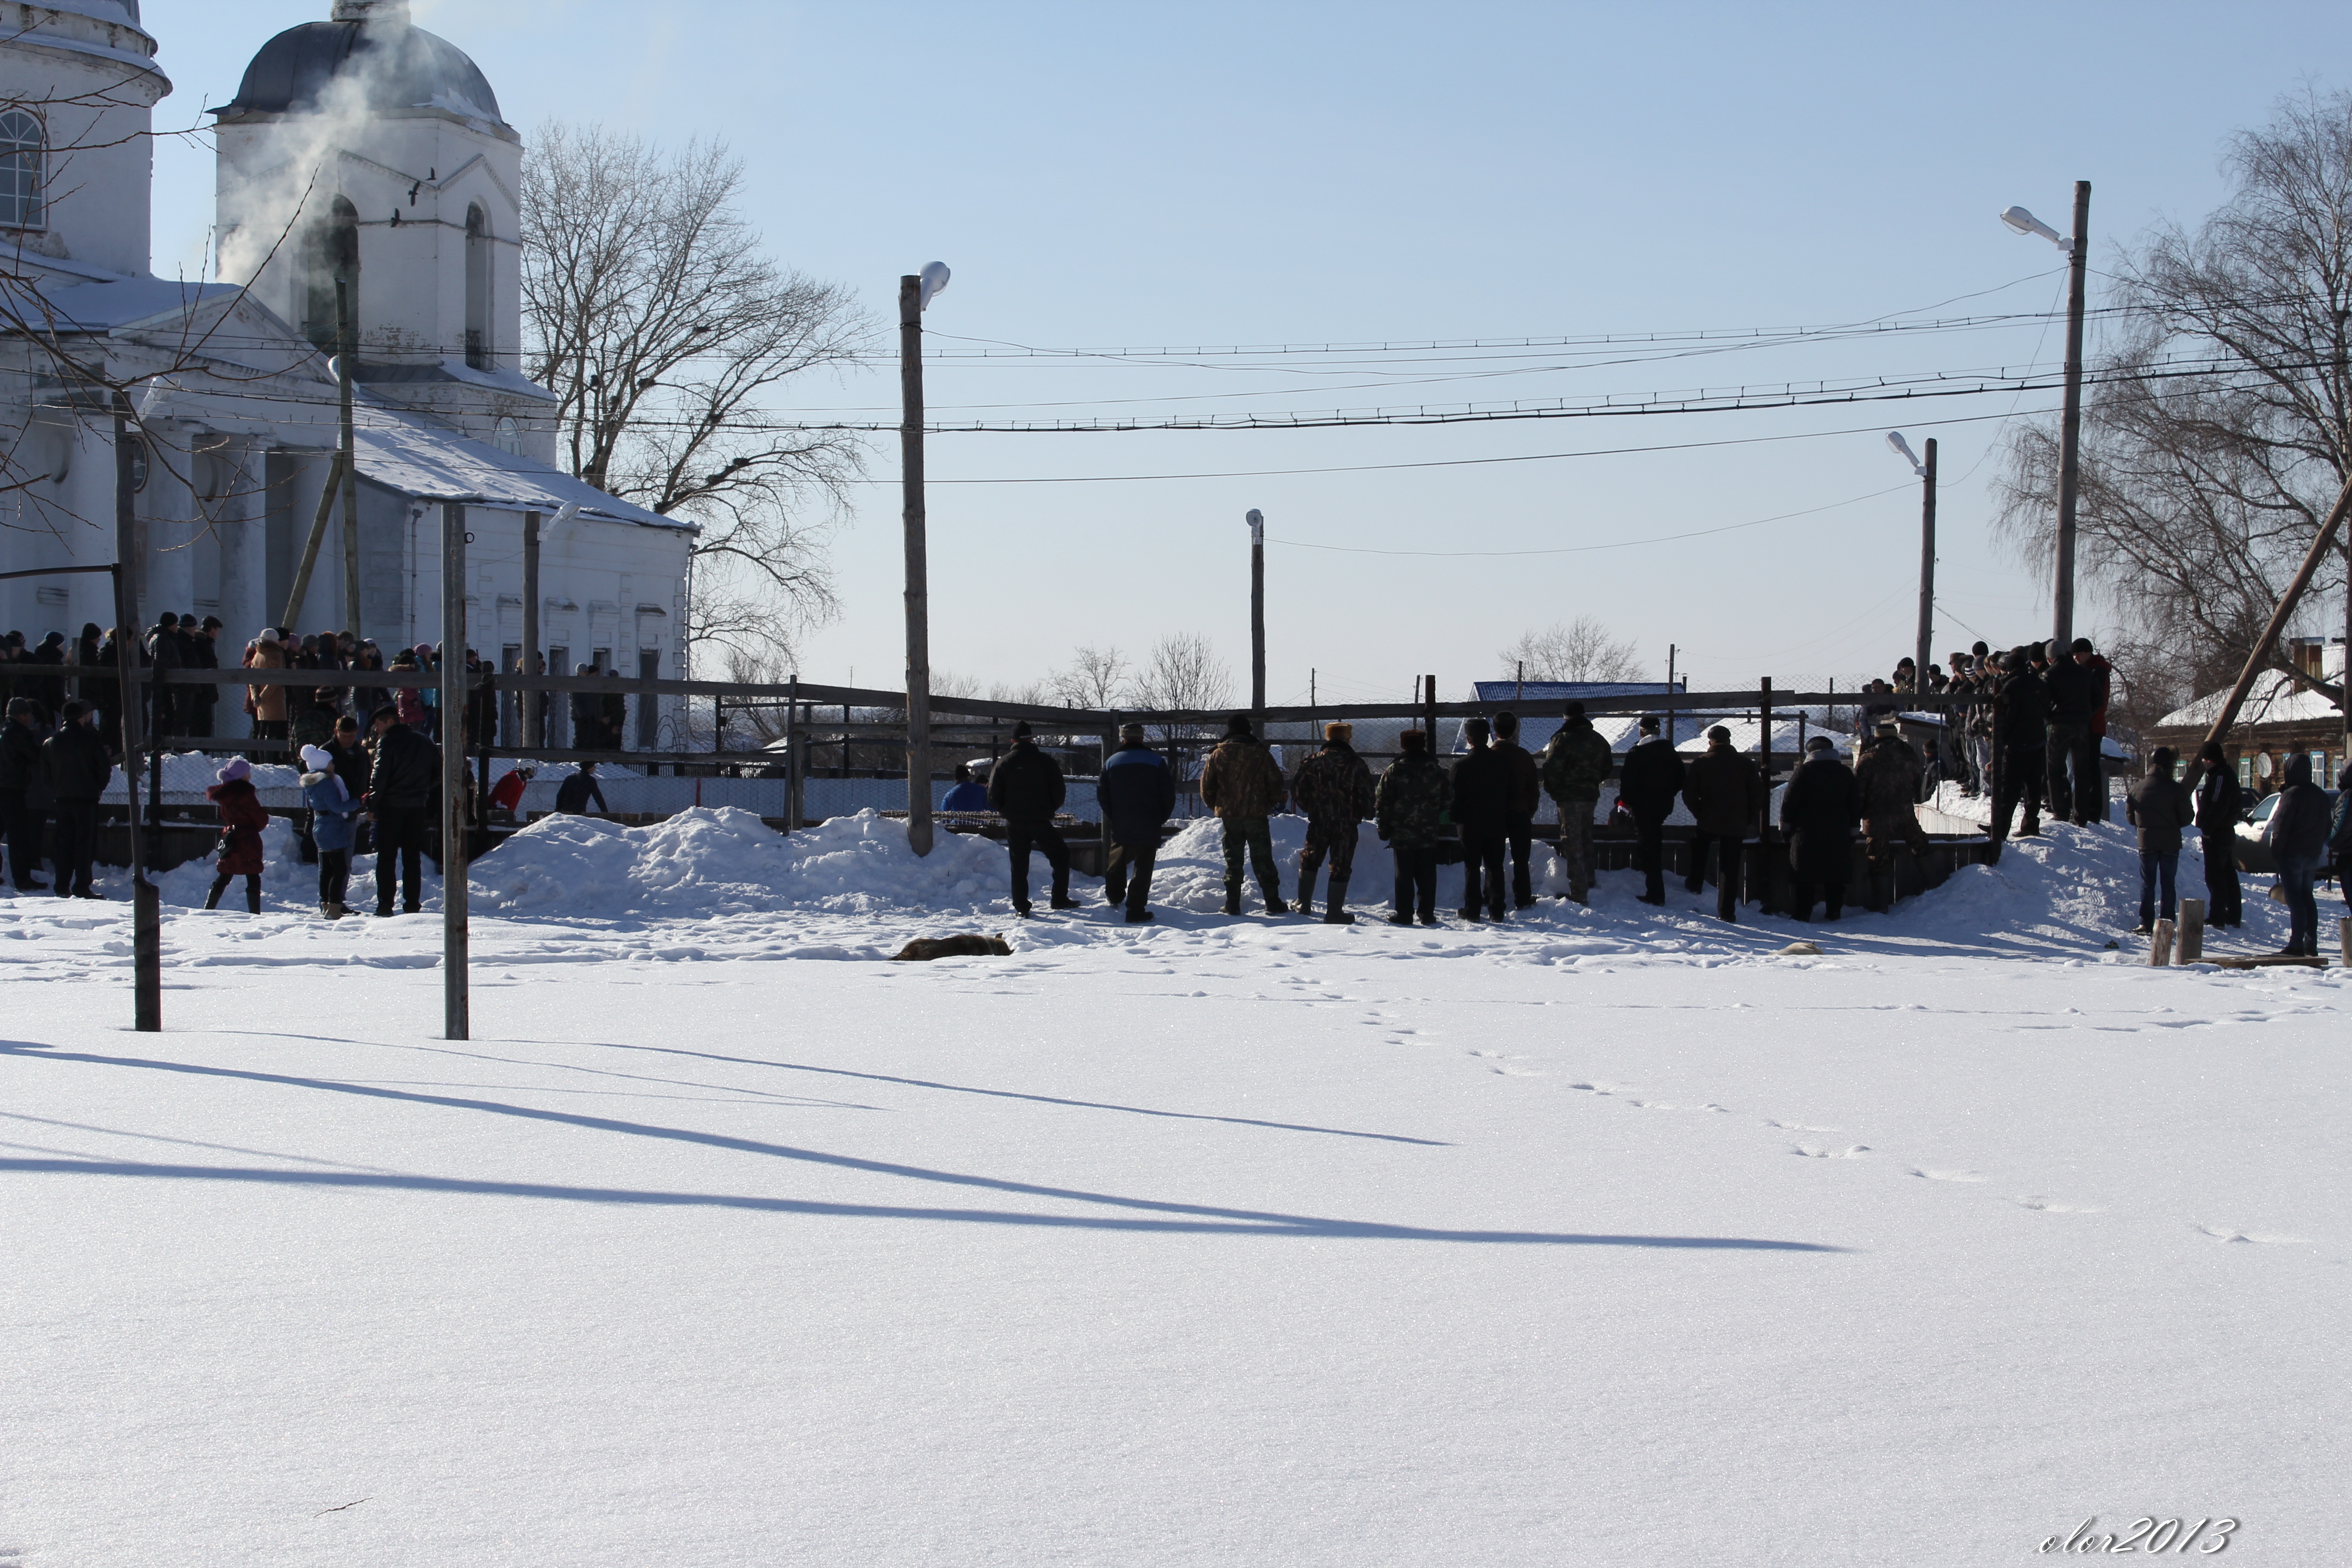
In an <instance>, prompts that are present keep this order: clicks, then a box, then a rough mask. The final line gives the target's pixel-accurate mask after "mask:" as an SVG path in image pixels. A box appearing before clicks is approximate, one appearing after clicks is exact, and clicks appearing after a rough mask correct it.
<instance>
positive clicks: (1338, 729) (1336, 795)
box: [1290, 720, 1372, 925]
mask: <svg viewBox="0 0 2352 1568" xmlns="http://www.w3.org/2000/svg"><path fill="white" fill-rule="evenodd" d="M1355 738H1356V727H1355V726H1354V725H1353V724H1344V723H1340V722H1339V721H1336V720H1335V721H1332V722H1330V723H1328V724H1326V725H1324V726H1323V749H1322V750H1321V751H1319V752H1316V753H1315V754H1314V755H1313V756H1311V757H1309V758H1307V760H1306V761H1305V762H1303V763H1299V764H1298V773H1297V776H1296V777H1294V778H1293V779H1292V780H1291V781H1290V798H1291V799H1292V800H1294V801H1296V802H1297V805H1298V809H1299V810H1300V811H1302V812H1304V813H1305V814H1306V816H1307V853H1306V854H1305V855H1304V856H1303V857H1301V858H1300V860H1299V862H1298V909H1299V912H1300V913H1302V914H1305V913H1308V912H1311V911H1312V910H1313V909H1314V907H1315V877H1316V873H1317V872H1318V871H1320V870H1321V869H1322V868H1323V857H1324V856H1325V855H1327V854H1328V855H1329V856H1330V858H1331V890H1330V892H1329V893H1328V894H1327V895H1325V897H1324V900H1323V923H1324V924H1326V925H1353V924H1355V923H1356V917H1355V916H1353V915H1351V914H1349V912H1348V879H1349V877H1350V876H1351V875H1353V873H1354V871H1355V866H1356V825H1357V824H1358V823H1360V822H1361V821H1362V820H1363V819H1364V818H1366V817H1368V816H1371V815H1372V770H1371V769H1370V768H1369V767H1366V766H1365V765H1364V759H1363V758H1361V757H1360V756H1358V755H1356V748H1355V744H1354V742H1355Z"/></svg>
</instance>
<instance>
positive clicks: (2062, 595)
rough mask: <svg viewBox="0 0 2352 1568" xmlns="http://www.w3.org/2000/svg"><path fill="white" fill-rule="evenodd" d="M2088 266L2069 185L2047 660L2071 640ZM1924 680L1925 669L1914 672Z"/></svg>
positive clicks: (2083, 185) (2087, 205) (2081, 208)
mask: <svg viewBox="0 0 2352 1568" xmlns="http://www.w3.org/2000/svg"><path fill="white" fill-rule="evenodd" d="M2090 261H2091V182H2090V181H2088V180H2077V181H2075V182H2074V243H2073V244H2072V245H2071V246H2070V247H2068V250H2067V262H2066V266H2067V272H2066V411H2065V414H2064V416H2063V423H2062V424H2061V426H2060V427H2059V439H2058V572H2057V582H2056V584H2054V586H2053V589H2052V591H2051V595H2050V601H2051V637H2053V640H2054V641H2055V642H2056V644H2057V646H2056V647H2053V648H2052V649H2051V650H2050V657H2051V658H2053V659H2055V658H2064V657H2066V649H2067V647H2068V645H2070V644H2071V643H2073V642H2074V504H2075V500H2076V497H2077V495H2078V493H2079V491H2080V489H2081V469H2082V452H2083V289H2084V275H2085V274H2086V273H2087V272H2088V271H2089V269H2090ZM1919 673H1920V675H1921V677H1922V678H1924V677H1925V676H1926V675H1927V666H1926V665H1924V664H1923V665H1921V666H1920V667H1919Z"/></svg>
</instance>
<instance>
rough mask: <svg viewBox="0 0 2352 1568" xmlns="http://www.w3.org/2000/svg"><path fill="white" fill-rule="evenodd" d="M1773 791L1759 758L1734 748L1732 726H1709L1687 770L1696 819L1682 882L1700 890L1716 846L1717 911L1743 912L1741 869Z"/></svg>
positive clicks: (1726, 914)
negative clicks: (1712, 846)
mask: <svg viewBox="0 0 2352 1568" xmlns="http://www.w3.org/2000/svg"><path fill="white" fill-rule="evenodd" d="M1768 798H1769V791H1767V790H1766V789H1765V787H1764V778H1763V775H1762V774H1761V773H1758V772H1757V771H1756V764H1755V763H1751V762H1749V761H1748V759H1747V758H1746V757H1744V756H1742V755H1740V754H1739V753H1738V752H1735V751H1733V750H1732V749H1731V731H1729V730H1727V729H1725V728H1724V727H1723V726H1722V725H1720V724H1717V725H1716V726H1714V727H1713V728H1712V729H1710V730H1708V731H1707V732H1706V752H1703V753H1701V754H1700V755H1699V756H1697V757H1696V758H1694V759H1693V760H1692V762H1691V764H1690V769H1689V772H1688V773H1685V775H1684V782H1683V802H1684V804H1685V805H1688V806H1689V807H1690V809H1691V819H1692V821H1693V822H1694V823H1695V824H1696V829H1695V831H1693V833H1692V834H1691V864H1690V875H1689V876H1688V877H1687V878H1685V879H1684V881H1683V886H1684V888H1685V889H1687V890H1689V891H1691V892H1694V893H1696V892H1697V891H1698V890H1699V888H1700V886H1701V885H1702V884H1703V883H1704V882H1705V881H1706V847H1707V845H1708V843H1709V842H1713V843H1714V844H1715V845H1716V846H1717V849H1716V861H1717V867H1716V878H1715V886H1716V895H1715V912H1716V914H1717V916H1718V917H1719V918H1721V919H1723V920H1727V921H1737V920H1738V918H1739V873H1740V869H1741V866H1740V861H1741V859H1742V858H1743V857H1744V854H1745V851H1746V847H1747V843H1748V839H1749V838H1751V837H1755V836H1756V835H1757V833H1758V831H1759V824H1760V823H1761V822H1762V821H1763V818H1764V805H1765V802H1766V800H1767V799H1768Z"/></svg>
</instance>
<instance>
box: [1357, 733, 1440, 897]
mask: <svg viewBox="0 0 2352 1568" xmlns="http://www.w3.org/2000/svg"><path fill="white" fill-rule="evenodd" d="M1397 740H1398V743H1399V744H1401V745H1402V746H1403V748H1404V755H1402V756H1401V757H1399V758H1398V759H1397V760H1396V761H1395V762H1393V763H1390V764H1389V769H1388V772H1386V773H1382V774H1381V786H1380V788H1379V790H1378V791H1376V792H1375V793H1374V795H1373V797H1372V801H1373V804H1372V810H1373V815H1374V819H1375V820H1376V821H1377V822H1378V823H1379V825H1380V830H1381V837H1382V838H1384V839H1386V840H1387V841H1388V846H1389V851H1390V853H1391V855H1393V856H1394V857H1395V858H1396V913H1394V914H1392V915H1391V916H1390V917H1389V920H1390V922H1391V924H1394V925H1401V926H1404V925H1411V924H1412V918H1413V909H1414V905H1415V903H1416V902H1418V904H1419V906H1420V910H1421V923H1422V924H1423V925H1425V926H1433V925H1435V924H1436V923H1437V846H1438V841H1439V840H1440V839H1441V838H1443V837H1444V836H1445V812H1446V808H1447V807H1448V806H1451V805H1453V804H1454V784H1453V781H1451V780H1450V779H1448V778H1447V777H1446V776H1445V770H1444V768H1443V767H1440V766H1439V765H1438V763H1437V759H1436V758H1434V757H1433V756H1431V755H1430V754H1429V735H1428V733H1427V732H1426V731H1421V730H1407V731H1405V732H1404V733H1403V734H1402V735H1400V736H1399V737H1397ZM1416 896H1417V897H1416Z"/></svg>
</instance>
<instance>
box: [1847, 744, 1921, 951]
mask: <svg viewBox="0 0 2352 1568" xmlns="http://www.w3.org/2000/svg"><path fill="white" fill-rule="evenodd" d="M1923 771H1924V769H1923V767H1922V764H1921V763H1920V761H1919V753H1918V752H1915V751H1913V750H1912V749H1911V742H1908V741H1906V740H1905V739H1904V738H1903V736H1902V733H1901V732H1900V731H1897V730H1896V728H1895V724H1894V722H1893V721H1891V720H1889V721H1881V723H1880V724H1879V726H1878V733H1877V734H1876V735H1874V736H1873V737H1872V738H1871V741H1870V742H1869V743H1868V744H1866V745H1865V746H1864V748H1863V752H1862V760H1861V761H1860V762H1859V763H1856V764H1855V765H1854V770H1853V782H1854V784H1855V785H1856V786H1857V787H1859V788H1860V789H1861V791H1862V812H1863V816H1864V818H1865V819H1867V822H1868V827H1867V829H1866V831H1867V835H1868V838H1869V843H1870V903H1869V907H1870V908H1872V909H1874V910H1885V909H1892V908H1893V907H1894V905H1895V847H1896V846H1897V845H1907V846H1909V847H1910V850H1911V859H1912V863H1913V864H1914V865H1916V866H1918V867H1920V868H1923V869H1924V868H1926V866H1927V829H1925V828H1923V827H1921V826H1919V811H1918V804H1919V784H1920V776H1921V773H1923Z"/></svg>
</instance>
